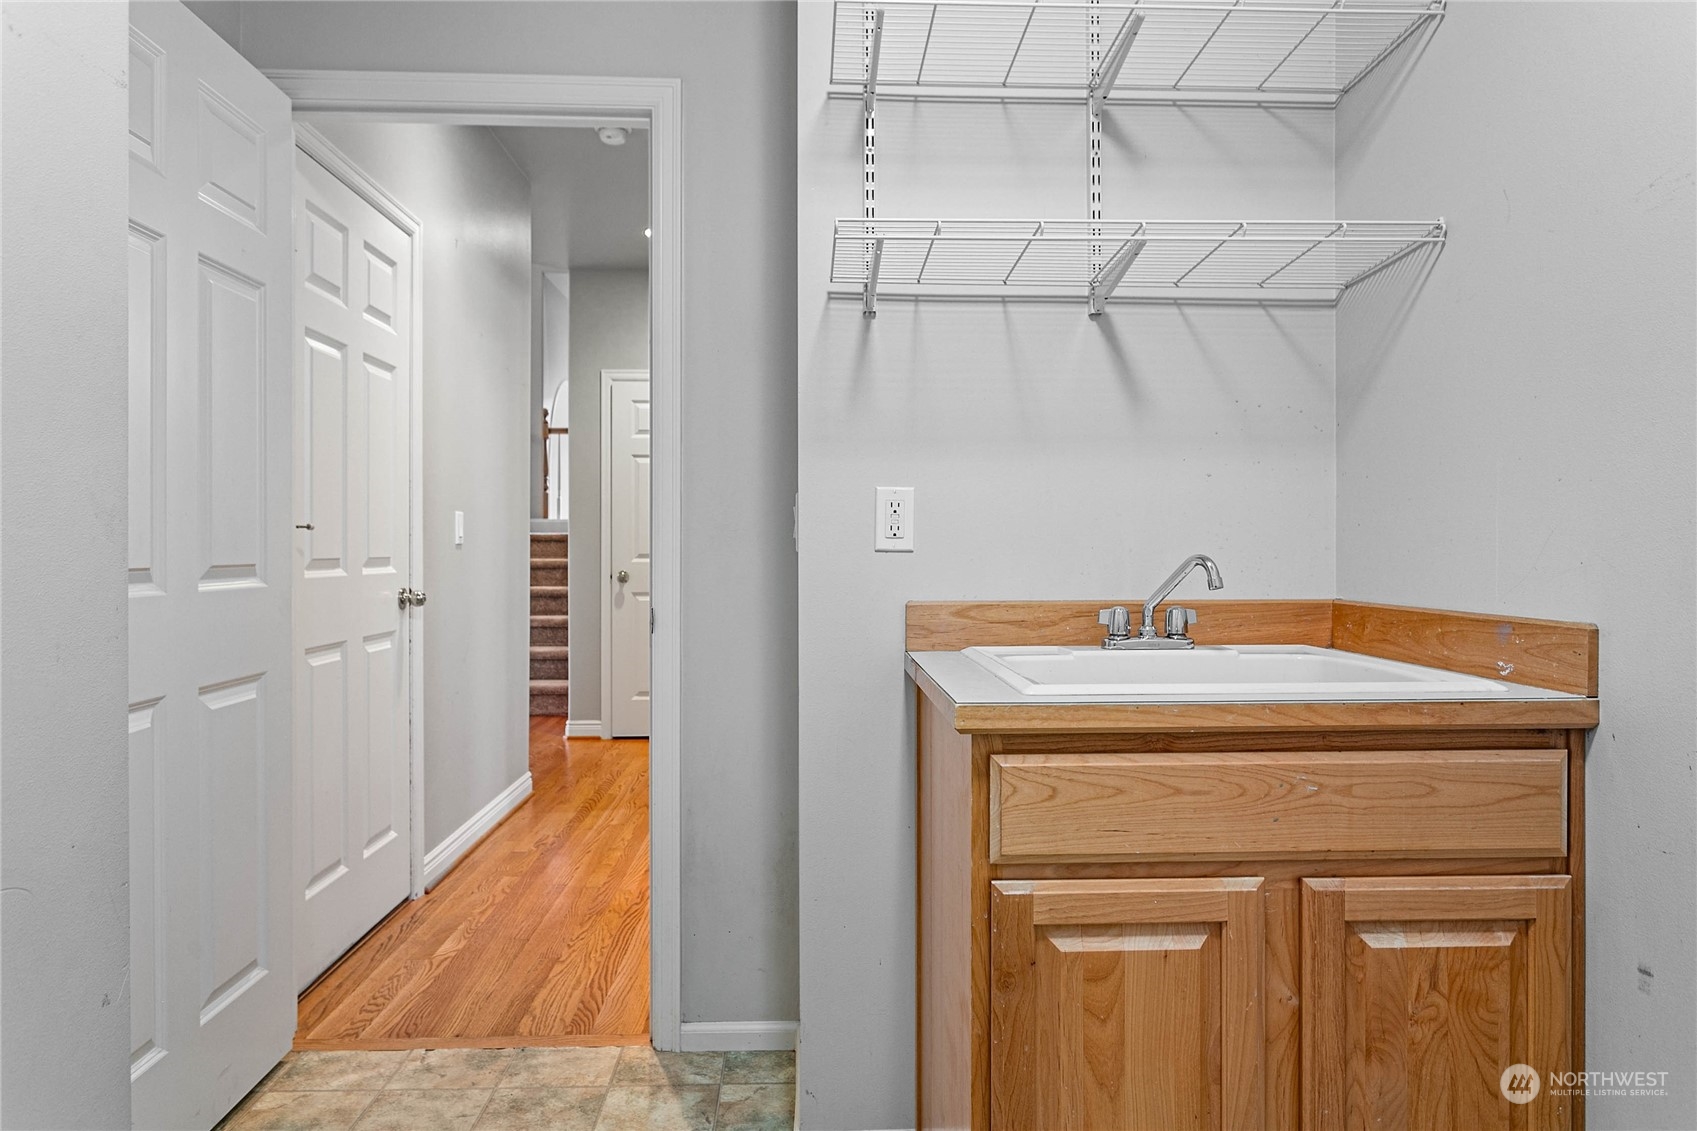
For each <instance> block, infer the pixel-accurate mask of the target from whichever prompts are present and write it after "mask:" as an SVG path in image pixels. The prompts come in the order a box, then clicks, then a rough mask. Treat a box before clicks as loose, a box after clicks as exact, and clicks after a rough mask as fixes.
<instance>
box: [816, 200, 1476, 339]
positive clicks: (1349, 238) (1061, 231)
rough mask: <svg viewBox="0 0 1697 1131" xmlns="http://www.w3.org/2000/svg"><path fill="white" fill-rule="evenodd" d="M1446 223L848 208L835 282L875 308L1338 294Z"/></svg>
mask: <svg viewBox="0 0 1697 1131" xmlns="http://www.w3.org/2000/svg"><path fill="white" fill-rule="evenodd" d="M1447 234H1448V229H1447V226H1446V225H1445V222H1444V221H1443V220H1442V219H1438V220H1432V221H1334V220H1322V221H1260V220H1257V221H1241V222H1233V221H1191V220H1101V221H1091V220H908V219H902V220H864V219H842V220H838V221H837V222H836V230H835V235H834V240H833V243H834V247H833V253H832V257H831V282H833V283H838V284H849V285H852V286H854V287H855V288H856V289H857V290H858V291H859V293H860V294H861V296H862V301H863V309H864V310H866V311H868V312H870V311H871V310H873V309H875V304H876V301H877V296H878V293H879V290H880V289H881V288H884V289H886V291H887V293H892V294H893V293H901V294H907V295H915V296H919V297H939V298H942V297H956V296H965V297H972V296H983V295H986V294H1000V295H1003V296H1010V297H1012V296H1020V295H1027V294H1045V293H1054V292H1062V293H1064V292H1068V291H1070V292H1072V293H1074V294H1078V293H1080V292H1082V293H1083V294H1084V295H1085V297H1086V299H1087V302H1088V308H1089V313H1090V314H1091V315H1092V316H1096V315H1100V314H1102V313H1103V312H1104V310H1105V309H1106V306H1107V303H1108V301H1109V300H1110V299H1112V298H1114V297H1116V296H1118V297H1121V298H1141V299H1150V298H1155V299H1160V298H1169V299H1170V298H1176V297H1184V296H1186V295H1195V294H1201V293H1203V292H1206V293H1208V294H1209V295H1211V296H1212V297H1215V298H1218V299H1221V300H1223V301H1234V302H1255V301H1258V300H1262V299H1265V298H1268V297H1272V296H1282V297H1284V298H1287V299H1290V298H1293V297H1294V298H1295V299H1296V300H1297V301H1308V302H1322V303H1335V302H1336V301H1337V300H1338V299H1339V298H1340V297H1341V296H1342V295H1343V293H1344V292H1345V291H1346V290H1348V289H1349V288H1350V287H1352V286H1354V285H1355V284H1357V283H1359V282H1361V281H1362V280H1364V279H1366V278H1368V277H1369V276H1371V275H1373V274H1376V273H1377V272H1379V271H1382V270H1384V269H1385V268H1387V267H1389V266H1391V265H1392V264H1393V263H1396V262H1398V261H1400V260H1402V259H1404V258H1406V257H1408V256H1410V255H1413V254H1414V253H1416V252H1419V251H1421V250H1428V251H1432V252H1436V251H1437V250H1439V249H1441V248H1442V247H1443V244H1444V242H1445V239H1446V238H1447ZM868 249H870V250H868ZM1098 263H1099V264H1100V265H1099V266H1098ZM891 288H894V289H891Z"/></svg>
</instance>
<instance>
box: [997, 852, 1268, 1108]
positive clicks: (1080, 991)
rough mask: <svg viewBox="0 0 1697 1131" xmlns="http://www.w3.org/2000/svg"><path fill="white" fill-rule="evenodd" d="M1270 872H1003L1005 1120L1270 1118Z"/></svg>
mask: <svg viewBox="0 0 1697 1131" xmlns="http://www.w3.org/2000/svg"><path fill="white" fill-rule="evenodd" d="M1262 923H1263V912H1262V908H1261V880H1260V879H1259V878H1258V877H1257V878H1232V879H1188V880H1048V881H1012V880H1005V881H999V882H997V883H995V884H993V885H992V893H991V955H992V966H993V969H992V984H991V1125H992V1126H993V1127H996V1128H1003V1129H1007V1131H1015V1129H1018V1131H1031V1129H1032V1128H1044V1129H1045V1131H1061V1129H1077V1131H1086V1129H1099V1131H1140V1129H1148V1131H1175V1129H1178V1128H1253V1127H1259V1126H1260V1125H1261V1119H1262V1098H1263V1096H1262V1089H1263V1067H1262V1060H1263V1045H1264V1040H1265V1028H1264V1025H1263V1022H1262V994H1261V968H1262V951H1263V944H1262Z"/></svg>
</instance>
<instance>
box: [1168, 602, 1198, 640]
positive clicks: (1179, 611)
mask: <svg viewBox="0 0 1697 1131" xmlns="http://www.w3.org/2000/svg"><path fill="white" fill-rule="evenodd" d="M1195 623H1196V610H1195V609H1187V608H1185V607H1184V606H1183V605H1174V606H1173V607H1172V608H1170V609H1168V610H1167V639H1169V640H1183V639H1185V631H1184V630H1185V629H1187V628H1189V627H1190V626H1191V625H1193V624H1195Z"/></svg>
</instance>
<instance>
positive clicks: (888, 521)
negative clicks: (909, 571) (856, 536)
mask: <svg viewBox="0 0 1697 1131" xmlns="http://www.w3.org/2000/svg"><path fill="white" fill-rule="evenodd" d="M874 495H875V497H876V499H877V512H876V515H875V522H874V524H873V528H872V548H873V549H874V550H877V551H878V552H879V553H881V554H889V553H895V554H911V553H912V552H913V488H912V487H879V488H877V489H876V490H875V492H874Z"/></svg>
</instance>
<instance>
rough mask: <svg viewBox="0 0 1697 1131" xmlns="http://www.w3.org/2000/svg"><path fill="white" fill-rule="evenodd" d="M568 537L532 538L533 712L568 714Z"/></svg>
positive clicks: (531, 697)
mask: <svg viewBox="0 0 1697 1131" xmlns="http://www.w3.org/2000/svg"><path fill="white" fill-rule="evenodd" d="M566 538H567V536H566V535H564V534H532V535H531V536H530V713H531V714H533V715H564V714H566V708H567V702H568V696H567V691H568V689H569V688H570V683H569V680H570V678H571V673H570V668H569V666H568V664H567V649H566V594H567V587H566Z"/></svg>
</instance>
